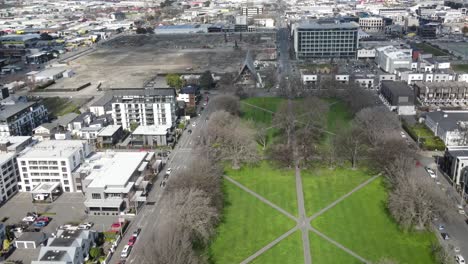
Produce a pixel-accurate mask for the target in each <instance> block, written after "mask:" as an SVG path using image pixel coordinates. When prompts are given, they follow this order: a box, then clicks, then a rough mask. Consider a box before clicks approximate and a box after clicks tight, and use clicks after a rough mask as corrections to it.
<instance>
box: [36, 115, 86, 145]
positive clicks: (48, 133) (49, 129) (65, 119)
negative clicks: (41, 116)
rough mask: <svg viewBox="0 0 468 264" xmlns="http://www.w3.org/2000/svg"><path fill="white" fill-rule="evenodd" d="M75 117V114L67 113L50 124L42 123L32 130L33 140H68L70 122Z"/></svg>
mask: <svg viewBox="0 0 468 264" xmlns="http://www.w3.org/2000/svg"><path fill="white" fill-rule="evenodd" d="M77 117H78V114H77V113H68V114H65V115H63V116H59V117H58V118H57V119H55V120H53V121H52V122H47V123H42V124H41V125H40V126H38V127H36V128H35V129H34V130H33V131H34V138H35V139H37V140H49V139H70V138H71V133H70V128H72V127H73V125H72V121H73V120H75V119H76V118H77Z"/></svg>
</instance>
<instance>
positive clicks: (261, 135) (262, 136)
mask: <svg viewBox="0 0 468 264" xmlns="http://www.w3.org/2000/svg"><path fill="white" fill-rule="evenodd" d="M255 131H256V133H255V140H256V141H257V143H258V144H259V145H260V146H262V149H263V150H265V149H266V146H267V143H268V128H267V126H266V125H265V124H264V123H256V124H255Z"/></svg>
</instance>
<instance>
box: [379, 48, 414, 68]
mask: <svg viewBox="0 0 468 264" xmlns="http://www.w3.org/2000/svg"><path fill="white" fill-rule="evenodd" d="M411 55H412V53H411V49H400V48H396V47H394V46H386V47H380V48H377V49H376V56H375V62H376V64H377V66H378V67H379V68H381V69H382V70H384V71H385V72H388V73H395V70H396V69H398V68H406V69H411V63H412V61H413V58H412V56H411Z"/></svg>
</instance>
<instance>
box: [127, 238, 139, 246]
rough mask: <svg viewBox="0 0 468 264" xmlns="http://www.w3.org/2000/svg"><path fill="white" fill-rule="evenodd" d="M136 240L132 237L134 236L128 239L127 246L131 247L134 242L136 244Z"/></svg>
mask: <svg viewBox="0 0 468 264" xmlns="http://www.w3.org/2000/svg"><path fill="white" fill-rule="evenodd" d="M136 239H137V238H136V237H134V236H132V237H130V239H129V240H128V243H127V245H129V246H133V245H134V244H135V242H136Z"/></svg>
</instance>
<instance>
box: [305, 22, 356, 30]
mask: <svg viewBox="0 0 468 264" xmlns="http://www.w3.org/2000/svg"><path fill="white" fill-rule="evenodd" d="M297 28H298V29H358V28H359V24H357V23H356V22H345V23H340V22H339V21H320V20H314V21H308V22H302V23H299V25H298V27H297Z"/></svg>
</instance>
